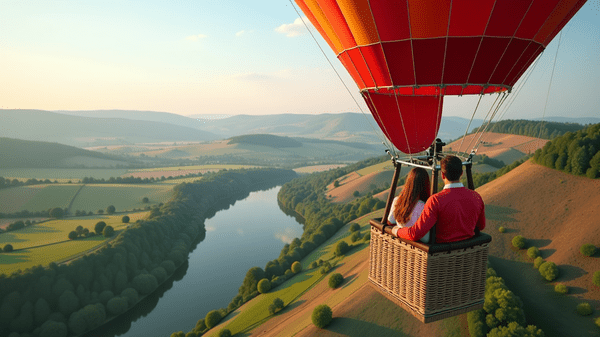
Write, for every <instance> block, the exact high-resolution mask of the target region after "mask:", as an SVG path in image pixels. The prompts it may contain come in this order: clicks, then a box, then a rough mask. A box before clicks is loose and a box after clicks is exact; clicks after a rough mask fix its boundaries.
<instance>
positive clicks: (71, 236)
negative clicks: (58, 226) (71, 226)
mask: <svg viewBox="0 0 600 337" xmlns="http://www.w3.org/2000/svg"><path fill="white" fill-rule="evenodd" d="M78 236H79V235H77V232H76V231H70V232H69V240H75V239H77V237H78Z"/></svg>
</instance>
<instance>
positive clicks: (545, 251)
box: [540, 249, 556, 260]
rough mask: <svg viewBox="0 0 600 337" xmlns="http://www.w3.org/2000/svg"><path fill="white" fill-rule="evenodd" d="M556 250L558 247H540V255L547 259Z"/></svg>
mask: <svg viewBox="0 0 600 337" xmlns="http://www.w3.org/2000/svg"><path fill="white" fill-rule="evenodd" d="M555 252H556V249H540V256H541V257H542V259H544V260H545V259H547V258H549V257H550V256H552V254H554V253H555Z"/></svg>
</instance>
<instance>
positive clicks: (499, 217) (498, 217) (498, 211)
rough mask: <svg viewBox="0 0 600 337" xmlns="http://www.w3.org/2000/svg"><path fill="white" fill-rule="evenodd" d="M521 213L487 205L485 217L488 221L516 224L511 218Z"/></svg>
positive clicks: (511, 209) (507, 208)
mask: <svg viewBox="0 0 600 337" xmlns="http://www.w3.org/2000/svg"><path fill="white" fill-rule="evenodd" d="M515 213H519V211H517V210H515V209H513V208H510V207H502V206H496V205H489V204H487V205H485V217H486V220H492V221H502V222H515V221H517V220H516V219H515V218H513V217H511V215H512V214H515Z"/></svg>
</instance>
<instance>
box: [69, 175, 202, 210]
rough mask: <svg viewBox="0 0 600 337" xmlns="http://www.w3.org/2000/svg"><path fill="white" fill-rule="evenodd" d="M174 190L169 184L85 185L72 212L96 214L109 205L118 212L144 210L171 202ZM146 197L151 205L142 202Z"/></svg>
mask: <svg viewBox="0 0 600 337" xmlns="http://www.w3.org/2000/svg"><path fill="white" fill-rule="evenodd" d="M196 179H198V178H196ZM172 189H173V185H169V184H147V185H117V184H114V185H111V184H102V185H85V186H84V187H83V188H82V189H81V191H80V192H79V194H77V197H76V198H75V200H74V201H73V205H72V206H71V210H72V212H74V211H75V210H83V211H86V212H90V211H91V212H96V211H97V210H99V209H106V207H108V206H109V205H113V206H115V208H116V210H117V212H122V211H125V210H131V209H134V208H144V207H146V206H149V205H151V204H158V203H161V202H162V203H164V202H166V201H167V200H169V199H170V198H171V196H172V194H173V191H172ZM144 197H147V198H148V199H149V203H147V204H146V203H143V202H142V198H144Z"/></svg>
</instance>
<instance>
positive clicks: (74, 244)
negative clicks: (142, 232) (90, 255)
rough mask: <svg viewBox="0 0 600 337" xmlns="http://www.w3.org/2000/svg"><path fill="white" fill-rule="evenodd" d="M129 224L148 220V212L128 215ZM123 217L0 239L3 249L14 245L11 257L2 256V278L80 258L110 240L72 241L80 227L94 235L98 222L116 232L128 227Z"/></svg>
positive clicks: (47, 226)
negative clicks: (29, 269)
mask: <svg viewBox="0 0 600 337" xmlns="http://www.w3.org/2000/svg"><path fill="white" fill-rule="evenodd" d="M128 215H129V217H130V219H131V220H130V222H135V221H136V220H138V219H142V218H145V217H146V216H147V215H148V212H137V213H132V214H128ZM122 216H123V215H122V214H119V215H112V216H94V217H83V218H73V219H62V220H52V221H48V222H45V223H41V224H36V225H33V226H30V227H25V228H23V229H20V230H17V231H12V232H8V233H3V234H2V235H0V247H4V246H5V245H6V244H9V243H10V244H11V245H12V246H13V248H14V249H15V251H14V252H12V253H3V254H0V270H1V272H0V274H10V273H12V272H15V271H17V270H19V269H21V270H24V269H26V268H30V267H33V266H36V265H40V264H41V265H48V264H49V263H50V262H57V261H62V260H65V259H68V258H70V257H73V256H76V255H78V254H81V253H83V252H85V251H87V250H90V249H93V248H95V247H97V246H99V245H101V244H103V243H104V242H105V241H106V240H108V239H107V238H105V237H103V236H101V235H97V236H93V237H89V238H85V239H77V240H69V239H68V234H69V232H70V231H72V230H75V228H76V227H77V226H82V227H83V228H87V229H88V230H90V231H91V232H93V231H94V226H95V225H96V223H97V222H99V221H104V222H105V223H106V224H107V225H110V226H112V227H113V228H114V229H115V230H116V231H117V232H118V231H120V230H122V229H125V228H126V227H127V225H128V224H124V223H122V221H121V218H122Z"/></svg>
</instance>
